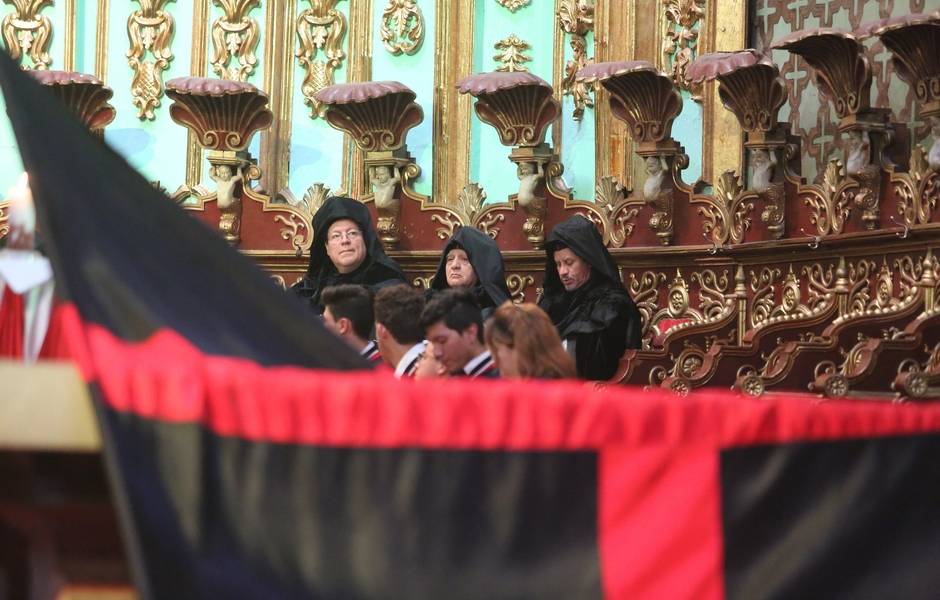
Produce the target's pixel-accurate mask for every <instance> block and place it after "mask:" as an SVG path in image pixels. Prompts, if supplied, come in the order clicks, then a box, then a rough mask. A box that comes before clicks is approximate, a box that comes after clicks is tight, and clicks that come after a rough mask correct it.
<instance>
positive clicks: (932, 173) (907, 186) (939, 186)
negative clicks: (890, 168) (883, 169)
mask: <svg viewBox="0 0 940 600" xmlns="http://www.w3.org/2000/svg"><path fill="white" fill-rule="evenodd" d="M895 190H896V191H897V194H898V214H899V215H900V216H901V223H902V224H903V225H904V226H905V227H907V228H912V227H914V226H916V225H925V224H927V223H930V221H931V218H932V216H933V211H934V209H935V208H936V207H937V200H938V199H940V174H938V173H937V171H936V170H935V169H933V168H932V167H931V166H930V165H929V164H928V161H927V157H926V153H925V152H924V149H923V148H921V147H920V146H917V147H915V148H914V150H913V151H912V152H911V163H910V169H909V170H908V172H907V173H905V174H900V175H899V176H897V180H896V182H895Z"/></svg>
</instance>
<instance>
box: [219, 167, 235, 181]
mask: <svg viewBox="0 0 940 600" xmlns="http://www.w3.org/2000/svg"><path fill="white" fill-rule="evenodd" d="M215 176H216V177H218V178H219V179H222V180H225V181H228V180H229V179H231V178H232V167H230V166H228V165H219V166H217V167H216V168H215Z"/></svg>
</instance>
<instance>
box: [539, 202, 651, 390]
mask: <svg viewBox="0 0 940 600" xmlns="http://www.w3.org/2000/svg"><path fill="white" fill-rule="evenodd" d="M565 246H567V247H568V248H570V249H571V251H572V252H574V253H575V254H577V255H578V256H579V257H580V258H581V259H582V260H584V261H585V262H586V263H588V264H589V265H590V266H591V277H590V278H589V279H588V281H586V282H585V283H584V285H582V286H581V287H579V288H578V289H576V290H574V291H572V292H568V291H566V290H565V288H564V286H563V285H562V284H561V278H560V277H559V276H558V270H557V269H556V268H555V257H554V253H555V250H556V249H559V248H562V247H565ZM545 255H546V256H545V280H544V284H543V287H544V292H543V293H542V299H541V300H540V301H539V306H540V307H542V309H544V310H545V312H547V313H548V316H549V317H550V318H551V319H552V322H553V323H554V324H555V327H557V328H558V333H559V335H560V336H561V338H562V339H563V340H566V342H567V347H568V351H569V352H571V353H572V354H573V356H574V359H575V366H576V367H577V370H578V376H579V377H582V378H584V379H594V380H606V379H610V378H611V377H612V376H613V375H614V373H616V371H617V365H618V363H619V361H620V357H621V356H623V353H624V351H625V350H626V349H627V348H639V347H640V335H641V333H642V321H641V318H640V311H639V310H637V308H636V305H635V304H634V303H633V299H632V298H630V294H628V293H627V290H625V289H624V287H623V283H622V282H621V280H620V273H619V272H618V270H617V265H616V263H614V259H613V257H612V256H611V255H610V252H608V251H607V248H606V247H605V246H604V241H603V239H602V238H601V235H600V233H598V232H597V228H596V227H595V226H594V223H592V222H590V221H588V220H587V219H585V218H584V217H582V216H580V215H576V216H574V217H571V218H570V219H567V220H566V221H564V222H562V223H559V224H558V225H556V226H555V228H554V229H553V230H552V232H551V233H550V234H549V236H548V239H546V243H545Z"/></svg>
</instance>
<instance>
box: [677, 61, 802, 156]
mask: <svg viewBox="0 0 940 600" xmlns="http://www.w3.org/2000/svg"><path fill="white" fill-rule="evenodd" d="M686 74H687V76H688V77H689V80H690V82H691V83H692V84H693V85H700V84H702V83H704V82H706V81H712V80H716V79H717V80H718V82H719V84H720V85H719V87H718V96H719V97H720V98H721V101H722V103H723V104H724V105H725V108H727V109H728V110H730V111H731V112H732V113H734V116H735V117H737V119H738V122H739V123H740V124H741V128H742V129H744V131H745V132H747V134H748V141H749V142H751V143H753V142H763V141H765V138H766V136H767V134H768V133H770V132H771V131H774V130H776V129H778V128H779V125H780V123H778V122H777V113H778V111H779V110H780V107H781V106H783V103H784V102H786V100H787V88H786V85H785V83H784V81H783V78H781V77H780V71H779V70H778V69H777V66H776V65H775V64H774V63H773V61H771V60H770V58H768V57H767V56H765V55H764V54H762V53H760V52H758V51H757V50H754V49H748V50H741V51H739V52H714V53H711V54H705V55H703V56H700V57H699V58H697V59H696V60H695V62H693V63H692V64H691V65H690V66H689V68H688V70H687V71H686ZM779 143H783V140H779Z"/></svg>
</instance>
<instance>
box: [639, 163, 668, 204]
mask: <svg viewBox="0 0 940 600" xmlns="http://www.w3.org/2000/svg"><path fill="white" fill-rule="evenodd" d="M666 170H667V165H666V160H665V159H664V158H663V157H661V156H648V157H646V181H645V182H644V183H643V198H644V199H645V200H646V201H647V202H653V201H655V200H656V199H657V198H659V195H660V194H661V193H662V191H663V178H664V177H665V176H666Z"/></svg>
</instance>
